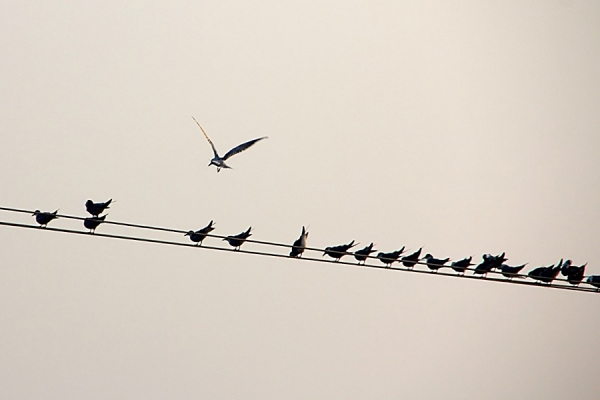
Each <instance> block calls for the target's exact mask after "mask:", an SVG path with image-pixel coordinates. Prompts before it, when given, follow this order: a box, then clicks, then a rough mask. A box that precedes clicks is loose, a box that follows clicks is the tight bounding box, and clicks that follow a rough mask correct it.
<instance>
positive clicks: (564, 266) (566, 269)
mask: <svg viewBox="0 0 600 400" xmlns="http://www.w3.org/2000/svg"><path fill="white" fill-rule="evenodd" d="M572 265H573V261H571V260H565V262H564V263H563V264H562V266H561V267H560V273H561V274H562V275H563V276H569V272H570V271H571V266H572ZM574 268H577V267H574Z"/></svg>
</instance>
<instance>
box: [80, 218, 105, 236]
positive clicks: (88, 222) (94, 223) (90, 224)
mask: <svg viewBox="0 0 600 400" xmlns="http://www.w3.org/2000/svg"><path fill="white" fill-rule="evenodd" d="M107 215H108V214H104V215H103V216H101V217H90V218H86V219H84V220H83V226H85V227H86V228H87V229H89V230H90V233H95V232H96V228H97V227H98V225H100V224H101V223H103V222H104V220H105V219H106V216H107Z"/></svg>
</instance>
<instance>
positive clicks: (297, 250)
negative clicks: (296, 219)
mask: <svg viewBox="0 0 600 400" xmlns="http://www.w3.org/2000/svg"><path fill="white" fill-rule="evenodd" d="M306 239H308V232H306V229H305V228H304V227H302V233H301V234H300V237H299V238H298V239H296V241H295V242H294V244H293V245H292V249H291V250H290V257H302V253H304V250H305V249H306Z"/></svg>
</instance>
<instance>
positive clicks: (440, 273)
mask: <svg viewBox="0 0 600 400" xmlns="http://www.w3.org/2000/svg"><path fill="white" fill-rule="evenodd" d="M0 210H4V211H10V212H19V213H29V214H31V213H32V211H29V210H22V209H11V208H6V207H0ZM59 216H60V217H62V218H68V219H75V220H85V218H82V217H76V216H68V215H59ZM104 223H106V224H113V225H119V226H126V227H133V228H137V229H150V230H158V231H165V232H171V233H179V234H182V233H187V231H182V230H177V229H169V228H160V227H153V226H149V225H138V224H129V223H123V222H114V221H106V222H104ZM0 225H4V226H10V227H16V228H26V229H37V230H44V231H51V232H63V233H68V234H78V235H85V236H88V237H89V236H95V237H106V238H112V239H121V240H129V241H137V242H146V243H153V244H164V245H171V246H180V247H181V246H183V247H191V248H198V249H207V250H218V251H228V252H235V253H244V254H253V255H257V256H263V257H277V258H286V259H289V258H290V257H289V256H287V255H285V254H281V253H270V252H263V251H253V250H242V249H239V250H234V249H229V248H224V247H216V246H207V245H202V246H199V245H196V244H191V243H182V242H173V241H167V240H159V239H150V238H144V237H136V236H127V235H114V234H106V233H90V232H85V231H78V230H72V229H63V228H53V227H46V228H41V227H40V226H36V225H28V224H21V223H14V222H6V221H0ZM207 236H210V237H215V238H225V237H226V236H220V235H207ZM246 241H247V242H250V243H255V244H259V245H268V246H278V247H285V248H291V247H293V246H292V245H288V244H283V243H275V242H265V241H258V240H246ZM306 250H309V251H319V252H323V251H324V250H323V249H319V248H306ZM340 254H342V252H340ZM343 254H347V255H353V253H348V252H345V253H343ZM298 259H300V260H304V261H312V262H321V263H329V264H336V265H348V266H353V267H364V268H376V269H384V270H390V271H403V272H413V273H418V274H429V275H438V276H447V277H456V278H464V279H475V280H486V281H492V282H501V283H511V284H516V285H527V286H536V287H546V288H553V289H564V290H572V291H580V292H589V293H597V292H598V290H597V289H595V288H591V287H581V286H573V285H570V284H569V285H566V284H561V283H559V284H556V283H550V284H542V283H539V282H531V281H522V280H514V278H518V277H522V278H526V277H527V275H520V274H517V275H515V276H514V278H513V279H506V278H499V277H487V276H485V277H482V276H474V275H464V274H463V275H459V274H455V273H449V272H443V271H438V272H433V271H425V270H418V269H413V268H391V267H388V266H382V265H373V264H366V263H365V264H357V263H353V262H347V261H342V260H339V261H334V260H329V259H323V258H314V257H300V258H298ZM369 259H377V258H376V257H373V256H370V257H369ZM417 264H421V265H425V266H428V264H427V263H423V262H418V263H417ZM436 267H437V266H436ZM443 268H448V266H444V267H443ZM468 270H474V269H473V268H469V269H468ZM490 273H491V274H501V272H497V271H490ZM555 281H559V282H568V281H567V280H566V279H559V278H557V279H555Z"/></svg>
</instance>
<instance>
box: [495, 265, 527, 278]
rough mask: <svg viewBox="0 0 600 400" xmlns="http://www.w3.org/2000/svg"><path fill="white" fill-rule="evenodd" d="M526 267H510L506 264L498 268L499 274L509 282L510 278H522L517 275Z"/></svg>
mask: <svg viewBox="0 0 600 400" xmlns="http://www.w3.org/2000/svg"><path fill="white" fill-rule="evenodd" d="M526 265H527V263H525V264H523V265H517V266H514V267H512V266H510V265H507V264H502V265H501V266H500V272H502V275H504V276H505V277H506V278H508V279H509V280H510V279H512V278H524V277H523V276H520V275H519V272H521V270H522V269H523V268H525V266H526Z"/></svg>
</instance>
